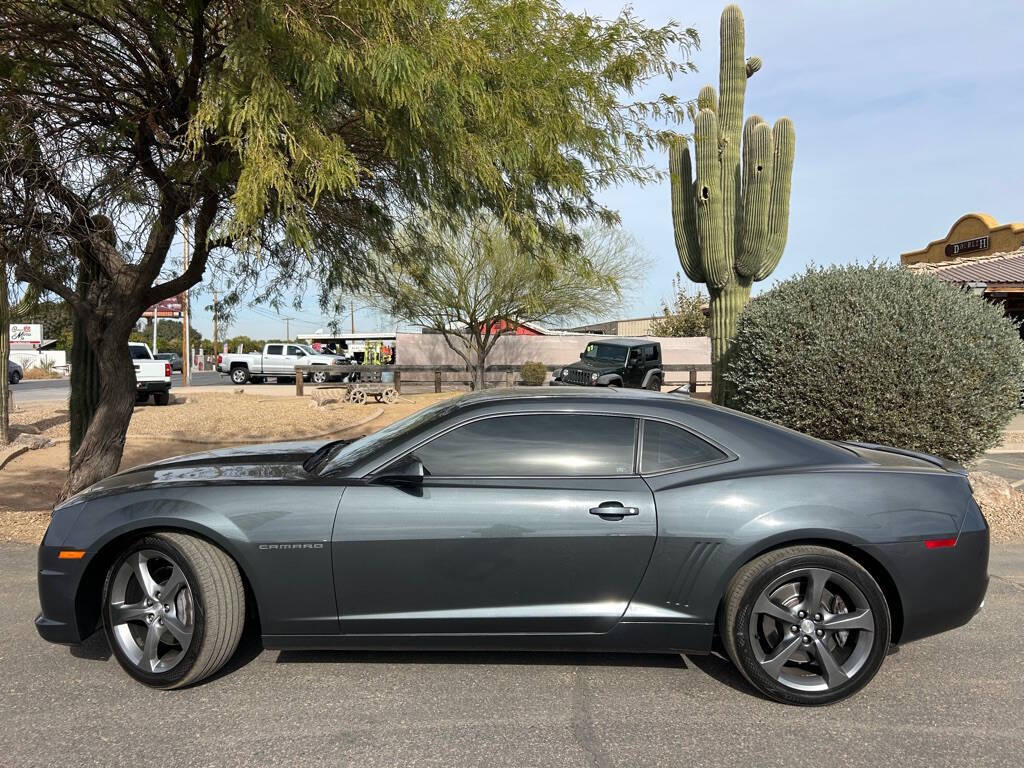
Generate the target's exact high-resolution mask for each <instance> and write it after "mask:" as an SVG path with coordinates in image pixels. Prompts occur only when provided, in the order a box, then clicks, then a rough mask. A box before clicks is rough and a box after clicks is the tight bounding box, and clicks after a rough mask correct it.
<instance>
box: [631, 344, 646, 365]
mask: <svg viewBox="0 0 1024 768" xmlns="http://www.w3.org/2000/svg"><path fill="white" fill-rule="evenodd" d="M643 359H644V356H643V350H642V348H641V347H634V348H633V349H631V350H629V362H631V363H639V362H640V361H641V360H643Z"/></svg>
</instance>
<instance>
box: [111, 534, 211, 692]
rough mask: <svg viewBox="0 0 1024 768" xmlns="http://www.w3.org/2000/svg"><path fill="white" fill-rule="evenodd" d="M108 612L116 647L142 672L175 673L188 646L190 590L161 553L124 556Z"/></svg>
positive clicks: (191, 609) (192, 615)
mask: <svg viewBox="0 0 1024 768" xmlns="http://www.w3.org/2000/svg"><path fill="white" fill-rule="evenodd" d="M107 610H108V611H109V612H110V626H111V627H112V629H113V634H114V638H115V640H116V641H117V644H118V646H119V647H120V649H121V651H122V652H123V653H124V655H125V656H127V657H128V658H129V659H130V660H131V662H132V663H133V664H135V666H137V667H138V668H139V669H141V670H143V671H144V672H149V673H159V672H166V671H168V670H169V669H172V668H174V666H175V665H177V664H178V662H180V661H181V660H182V659H183V658H184V657H185V654H186V653H187V652H188V649H189V646H190V645H191V644H192V634H193V630H194V628H195V612H194V607H193V602H192V589H191V588H190V587H189V584H188V580H187V579H186V578H185V574H184V572H183V571H182V570H181V567H180V566H179V565H178V564H177V563H175V562H174V560H172V559H171V557H170V556H168V555H166V554H164V553H163V552H158V551H156V550H155V549H143V550H139V551H137V552H132V553H131V554H130V555H129V556H128V558H127V559H126V560H125V561H124V562H123V563H122V564H121V567H120V568H118V571H117V575H116V576H115V577H114V582H113V584H112V585H111V588H110V604H109V605H108V606H107Z"/></svg>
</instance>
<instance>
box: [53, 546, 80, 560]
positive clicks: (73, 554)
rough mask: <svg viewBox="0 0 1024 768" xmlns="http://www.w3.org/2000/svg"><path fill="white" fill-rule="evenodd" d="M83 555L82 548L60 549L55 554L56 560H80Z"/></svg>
mask: <svg viewBox="0 0 1024 768" xmlns="http://www.w3.org/2000/svg"><path fill="white" fill-rule="evenodd" d="M83 557H85V550H84V549H62V550H61V551H60V553H59V554H58V555H57V559H58V560H81V559H82V558H83Z"/></svg>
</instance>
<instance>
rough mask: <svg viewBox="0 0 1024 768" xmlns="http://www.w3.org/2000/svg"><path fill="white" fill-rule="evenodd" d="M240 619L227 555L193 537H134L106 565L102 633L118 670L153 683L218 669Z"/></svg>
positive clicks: (238, 632)
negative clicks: (127, 545) (119, 667)
mask: <svg viewBox="0 0 1024 768" xmlns="http://www.w3.org/2000/svg"><path fill="white" fill-rule="evenodd" d="M244 619H245V591H244V589H243V587H242V580H241V576H240V575H239V573H238V568H237V567H236V566H235V563H234V561H232V560H231V558H230V557H228V556H227V555H226V554H225V553H224V552H223V551H222V550H220V549H218V548H217V547H215V546H213V545H212V544H210V543H209V542H206V541H204V540H202V539H199V538H196V537H194V536H188V535H185V534H180V533H158V534H155V535H151V536H146V537H144V538H141V539H139V540H138V541H136V542H135V543H134V544H132V545H131V546H129V547H128V548H127V549H126V550H125V551H124V552H123V553H122V554H121V556H120V557H118V559H117V560H115V561H114V564H113V565H112V566H111V567H110V570H109V571H108V572H107V577H106V581H105V583H104V586H103V628H104V631H105V633H106V636H107V640H108V642H109V643H110V647H111V649H112V650H113V652H114V656H115V657H116V658H117V661H118V663H120V665H121V666H122V667H123V668H124V670H125V671H126V672H127V673H128V674H129V675H131V676H132V677H133V678H135V679H136V680H138V681H139V682H141V683H144V684H145V685H148V686H151V687H153V688H181V687H184V686H187V685H191V684H193V683H196V682H198V681H200V680H202V679H203V678H205V677H208V676H209V675H212V674H213V673H214V672H216V671H217V670H218V669H220V668H221V667H222V666H223V665H224V663H225V662H226V661H227V660H228V659H229V658H231V656H232V654H234V652H235V649H236V648H237V647H238V641H239V639H240V638H241V636H242V628H243V624H244Z"/></svg>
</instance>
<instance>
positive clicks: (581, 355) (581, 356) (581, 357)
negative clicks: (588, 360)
mask: <svg viewBox="0 0 1024 768" xmlns="http://www.w3.org/2000/svg"><path fill="white" fill-rule="evenodd" d="M585 354H587V353H586V352H580V360H582V359H583V356H584V355H585Z"/></svg>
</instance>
